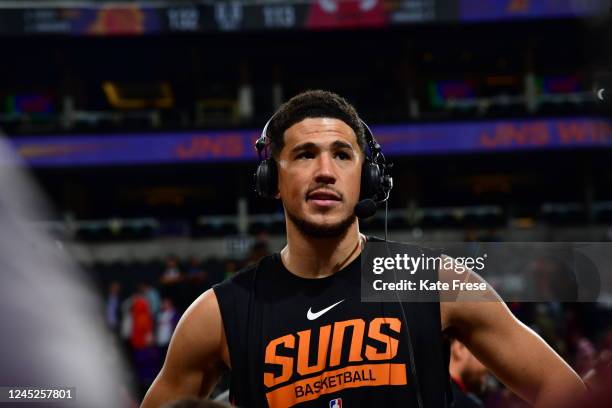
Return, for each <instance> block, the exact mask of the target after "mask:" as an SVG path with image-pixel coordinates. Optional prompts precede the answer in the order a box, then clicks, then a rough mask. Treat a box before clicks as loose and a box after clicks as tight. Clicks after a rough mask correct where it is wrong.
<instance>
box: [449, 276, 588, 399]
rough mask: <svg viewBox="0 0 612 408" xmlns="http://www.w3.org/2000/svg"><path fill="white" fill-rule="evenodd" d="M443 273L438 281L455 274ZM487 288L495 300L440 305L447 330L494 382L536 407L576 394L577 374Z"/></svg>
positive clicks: (580, 389) (475, 279)
mask: <svg viewBox="0 0 612 408" xmlns="http://www.w3.org/2000/svg"><path fill="white" fill-rule="evenodd" d="M448 272H449V271H440V276H441V280H447V279H449V278H451V279H452V278H457V275H456V274H455V273H454V272H452V277H451V275H449V274H448ZM466 279H467V281H470V282H483V280H482V278H480V277H479V276H478V275H477V274H475V273H471V274H469V275H468V276H466V275H463V276H462V278H461V280H462V281H466ZM487 287H488V289H487V293H486V294H485V295H484V298H487V299H497V300H487V301H465V302H462V301H458V302H443V303H441V304H440V305H441V306H440V309H441V314H442V316H441V318H442V327H443V328H449V329H451V330H453V332H454V334H455V335H456V336H457V338H459V340H461V341H462V342H463V343H464V344H465V345H466V346H467V347H468V348H469V349H470V350H471V351H472V353H473V354H474V355H475V356H476V357H477V358H478V359H479V360H480V361H481V362H482V363H483V364H484V365H485V366H487V368H489V370H491V372H493V374H494V375H495V376H496V377H497V378H498V379H499V380H500V381H502V382H503V383H504V384H505V385H506V386H507V387H508V388H510V389H511V390H512V391H513V392H514V393H516V394H517V395H518V396H520V397H521V398H523V399H524V400H525V401H527V402H529V403H530V404H532V405H534V406H536V407H563V406H566V405H564V404H567V403H568V401H570V400H571V399H573V398H575V397H576V396H578V395H580V394H582V393H583V392H584V391H585V390H586V388H585V386H584V383H583V382H582V380H581V379H580V377H579V376H578V375H577V374H576V373H575V372H574V371H573V370H572V369H571V367H570V366H569V365H568V364H567V363H565V361H563V359H562V358H561V357H559V355H558V354H557V353H555V351H554V350H553V349H552V348H550V347H549V346H548V345H547V344H546V343H545V342H544V341H543V340H542V339H541V338H540V337H539V336H538V335H537V334H536V333H535V332H533V331H532V330H531V329H529V328H528V327H527V326H525V325H524V324H522V323H521V322H520V321H519V320H518V319H516V318H515V317H514V316H513V315H512V313H511V312H510V310H509V309H508V307H507V306H506V304H505V303H504V302H503V301H502V300H501V299H500V298H499V296H498V295H497V294H496V293H495V291H494V289H492V288H491V287H490V286H488V285H487ZM469 296H471V295H468V298H469ZM472 299H473V297H472Z"/></svg>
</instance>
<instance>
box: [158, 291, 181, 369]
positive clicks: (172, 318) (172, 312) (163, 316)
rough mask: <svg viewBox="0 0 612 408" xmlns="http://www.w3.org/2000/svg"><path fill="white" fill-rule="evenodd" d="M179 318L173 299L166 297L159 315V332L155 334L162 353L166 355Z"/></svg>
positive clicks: (162, 355)
mask: <svg viewBox="0 0 612 408" xmlns="http://www.w3.org/2000/svg"><path fill="white" fill-rule="evenodd" d="M178 320H179V314H178V312H177V311H176V308H175V307H174V304H173V303H172V300H170V299H168V298H164V299H163V300H162V304H161V310H160V312H159V314H158V315H157V333H156V336H155V339H156V343H157V346H158V347H159V348H160V352H161V353H160V355H161V357H162V358H164V357H165V355H166V352H167V351H168V344H170V339H171V338H172V333H173V332H174V328H175V327H176V325H177V323H178Z"/></svg>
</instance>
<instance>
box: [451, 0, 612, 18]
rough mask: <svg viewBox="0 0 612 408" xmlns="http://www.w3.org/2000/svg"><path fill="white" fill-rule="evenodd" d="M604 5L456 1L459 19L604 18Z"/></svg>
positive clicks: (599, 0)
mask: <svg viewBox="0 0 612 408" xmlns="http://www.w3.org/2000/svg"><path fill="white" fill-rule="evenodd" d="M608 3H609V2H608V1H607V0H582V1H576V0H488V1H482V0H459V20H460V21H466V22H467V21H485V20H500V19H504V20H505V19H520V18H564V17H568V18H569V17H586V16H594V15H600V16H605V15H606V13H608Z"/></svg>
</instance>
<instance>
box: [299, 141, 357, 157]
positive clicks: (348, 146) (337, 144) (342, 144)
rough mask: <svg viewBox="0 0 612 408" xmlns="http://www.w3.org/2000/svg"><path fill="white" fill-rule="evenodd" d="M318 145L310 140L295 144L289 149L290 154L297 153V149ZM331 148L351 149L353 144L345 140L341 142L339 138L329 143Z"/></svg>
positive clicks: (311, 147)
mask: <svg viewBox="0 0 612 408" xmlns="http://www.w3.org/2000/svg"><path fill="white" fill-rule="evenodd" d="M316 147H318V146H317V145H316V144H315V143H312V142H304V143H301V144H299V145H297V146H295V147H294V148H293V149H291V154H293V153H297V152H299V151H302V150H308V149H313V148H316ZM331 147H332V149H350V150H353V146H352V145H351V144H350V143H347V142H343V141H341V140H336V141H334V142H333V143H332V144H331Z"/></svg>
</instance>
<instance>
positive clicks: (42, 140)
mask: <svg viewBox="0 0 612 408" xmlns="http://www.w3.org/2000/svg"><path fill="white" fill-rule="evenodd" d="M259 132H260V131H259V130H248V131H231V132H230V131H226V132H182V133H137V134H120V135H110V134H109V135H95V136H93V135H69V136H45V137H41V136H24V137H18V138H14V139H12V140H11V141H12V144H13V146H14V148H15V149H16V151H17V152H18V153H19V154H20V156H21V157H22V158H23V159H25V160H26V162H27V163H28V164H30V165H32V166H35V167H50V166H112V165H136V164H157V163H180V162H218V161H244V160H256V159H257V155H256V153H255V150H254V148H253V145H254V142H255V140H256V138H257V137H258V136H259ZM373 132H374V134H375V136H376V139H377V140H378V142H379V143H380V144H381V145H382V147H383V149H384V152H385V154H387V155H389V156H394V155H395V156H399V155H419V154H448V153H476V152H489V151H490V152H496V151H512V150H524V149H531V150H532V149H558V148H612V121H610V120H606V119H598V118H573V119H544V120H513V121H489V122H462V123H447V124H406V125H393V126H374V127H373Z"/></svg>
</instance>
